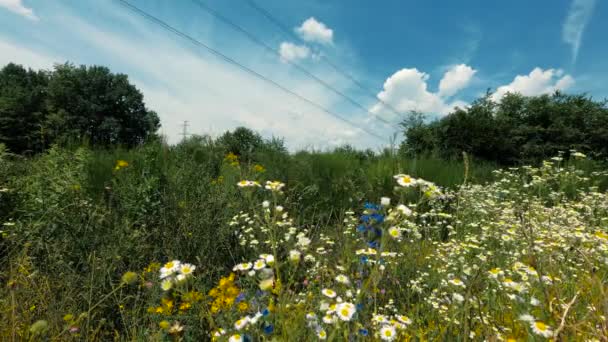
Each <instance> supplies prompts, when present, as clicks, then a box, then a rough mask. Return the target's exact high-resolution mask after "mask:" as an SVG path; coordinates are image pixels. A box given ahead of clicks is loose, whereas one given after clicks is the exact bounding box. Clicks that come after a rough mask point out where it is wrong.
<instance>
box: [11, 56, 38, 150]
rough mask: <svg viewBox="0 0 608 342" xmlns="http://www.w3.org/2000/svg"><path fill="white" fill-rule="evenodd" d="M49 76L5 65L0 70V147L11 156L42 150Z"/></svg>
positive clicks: (13, 65) (16, 66)
mask: <svg viewBox="0 0 608 342" xmlns="http://www.w3.org/2000/svg"><path fill="white" fill-rule="evenodd" d="M47 84H48V73H47V72H45V71H33V70H31V69H29V70H26V69H25V68H23V67H22V66H20V65H16V64H13V63H11V64H8V65H6V66H5V67H4V68H2V70H0V143H4V144H5V145H6V146H7V147H8V149H9V150H10V151H12V152H14V153H32V152H39V151H41V150H42V149H43V148H44V145H45V141H44V138H43V137H44V130H43V125H42V123H43V121H44V117H45V114H46V109H45V98H46V87H47Z"/></svg>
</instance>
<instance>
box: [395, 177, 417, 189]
mask: <svg viewBox="0 0 608 342" xmlns="http://www.w3.org/2000/svg"><path fill="white" fill-rule="evenodd" d="M394 177H395V179H396V180H397V183H398V184H399V185H401V186H402V187H405V188H408V187H411V186H414V185H416V179H414V178H412V177H410V176H409V175H404V174H399V175H396V176H394Z"/></svg>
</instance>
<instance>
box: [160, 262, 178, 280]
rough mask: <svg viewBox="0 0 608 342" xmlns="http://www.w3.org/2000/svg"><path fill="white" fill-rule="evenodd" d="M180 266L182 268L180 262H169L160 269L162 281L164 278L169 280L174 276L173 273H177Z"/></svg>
mask: <svg viewBox="0 0 608 342" xmlns="http://www.w3.org/2000/svg"><path fill="white" fill-rule="evenodd" d="M179 266H180V262H179V260H173V261H169V262H167V263H166V264H165V265H164V266H163V267H162V268H161V269H160V279H164V278H167V277H169V276H171V275H173V273H175V272H177V270H178V269H179Z"/></svg>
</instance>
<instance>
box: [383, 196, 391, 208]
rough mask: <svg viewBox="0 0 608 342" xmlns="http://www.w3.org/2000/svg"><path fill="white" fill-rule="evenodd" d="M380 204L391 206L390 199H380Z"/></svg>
mask: <svg viewBox="0 0 608 342" xmlns="http://www.w3.org/2000/svg"><path fill="white" fill-rule="evenodd" d="M380 204H381V205H383V206H385V207H386V206H389V205H390V204H391V199H390V198H389V197H382V198H380Z"/></svg>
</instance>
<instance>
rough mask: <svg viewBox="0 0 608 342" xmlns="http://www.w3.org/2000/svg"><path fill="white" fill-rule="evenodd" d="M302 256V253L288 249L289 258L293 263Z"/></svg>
mask: <svg viewBox="0 0 608 342" xmlns="http://www.w3.org/2000/svg"><path fill="white" fill-rule="evenodd" d="M301 256H302V253H300V252H299V251H297V250H295V249H294V250H291V251H289V260H291V261H292V262H294V263H297V262H299V261H300V257H301Z"/></svg>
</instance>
